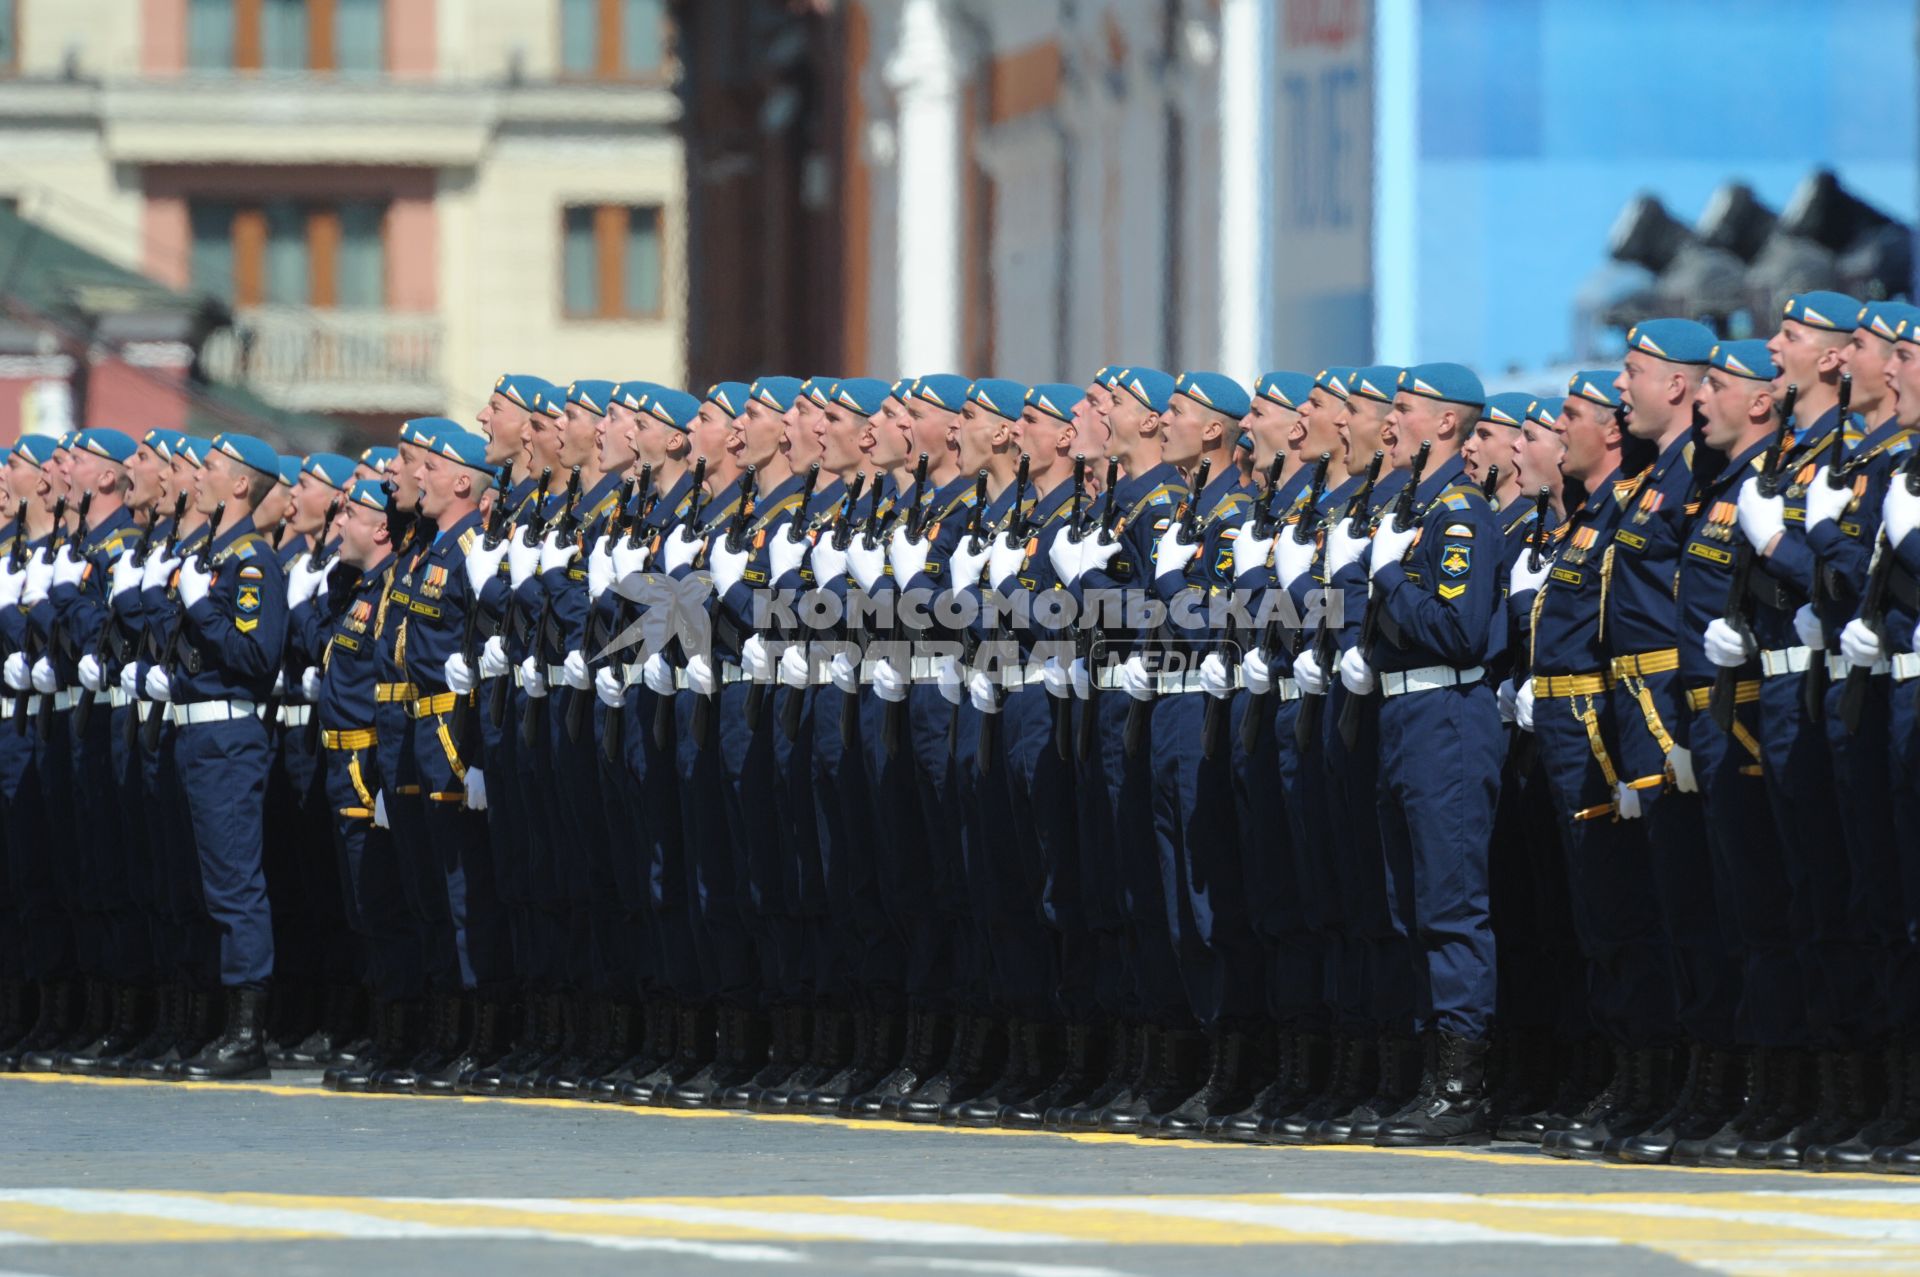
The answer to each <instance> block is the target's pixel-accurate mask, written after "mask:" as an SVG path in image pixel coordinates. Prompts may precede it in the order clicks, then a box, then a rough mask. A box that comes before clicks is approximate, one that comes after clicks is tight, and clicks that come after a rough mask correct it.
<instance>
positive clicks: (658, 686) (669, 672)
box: [640, 652, 674, 696]
mask: <svg viewBox="0 0 1920 1277" xmlns="http://www.w3.org/2000/svg"><path fill="white" fill-rule="evenodd" d="M640 681H641V682H643V683H645V684H646V685H647V690H648V691H650V692H652V693H653V694H654V695H656V696H672V695H673V692H674V687H673V666H671V665H669V664H667V658H666V656H665V655H663V654H662V653H660V652H655V653H654V654H653V655H652V656H649V657H648V658H647V659H646V662H645V663H644V664H643V665H641V666H640Z"/></svg>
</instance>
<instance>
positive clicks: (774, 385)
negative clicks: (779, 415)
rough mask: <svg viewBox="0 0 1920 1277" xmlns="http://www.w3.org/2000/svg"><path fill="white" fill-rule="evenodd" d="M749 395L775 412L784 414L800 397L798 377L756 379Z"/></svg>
mask: <svg viewBox="0 0 1920 1277" xmlns="http://www.w3.org/2000/svg"><path fill="white" fill-rule="evenodd" d="M749 394H750V395H751V396H752V397H753V398H755V399H757V400H759V401H760V402H761V403H763V404H765V405H766V406H767V407H769V408H771V409H773V410H774V411H775V412H785V411H786V410H787V409H789V408H791V407H793V401H794V400H796V399H798V398H799V397H800V379H799V378H798V377H757V378H755V379H754V383H753V385H752V386H751V387H749Z"/></svg>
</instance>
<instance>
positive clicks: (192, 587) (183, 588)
mask: <svg viewBox="0 0 1920 1277" xmlns="http://www.w3.org/2000/svg"><path fill="white" fill-rule="evenodd" d="M212 588H213V574H212V573H210V572H203V571H201V570H200V560H199V559H197V558H196V559H189V560H188V561H187V562H185V563H182V564H181V565H180V606H181V607H187V608H190V607H192V606H193V605H194V604H196V603H198V602H200V600H202V599H204V598H206V597H207V591H208V590H211V589H212Z"/></svg>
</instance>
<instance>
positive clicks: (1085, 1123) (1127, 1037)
mask: <svg viewBox="0 0 1920 1277" xmlns="http://www.w3.org/2000/svg"><path fill="white" fill-rule="evenodd" d="M1146 1066H1147V1036H1146V1028H1145V1027H1144V1026H1143V1025H1138V1024H1128V1023H1127V1022H1125V1021H1124V1020H1121V1021H1115V1022H1114V1024H1113V1025H1112V1026H1111V1027H1110V1028H1109V1030H1108V1036H1107V1075H1106V1076H1105V1077H1104V1078H1102V1079H1101V1080H1100V1083H1099V1085H1098V1086H1095V1087H1094V1088H1093V1090H1091V1091H1089V1092H1088V1093H1087V1096H1086V1098H1085V1099H1083V1100H1081V1101H1080V1102H1079V1103H1078V1104H1067V1105H1061V1106H1060V1107H1059V1108H1057V1109H1050V1110H1048V1112H1047V1115H1046V1118H1045V1122H1046V1126H1047V1129H1048V1130H1050V1131H1073V1130H1081V1131H1091V1130H1098V1129H1099V1127H1100V1113H1101V1111H1102V1110H1103V1109H1105V1108H1106V1107H1107V1105H1109V1104H1111V1103H1113V1101H1114V1100H1116V1099H1118V1098H1119V1097H1120V1096H1121V1095H1123V1094H1125V1093H1126V1092H1127V1091H1128V1090H1130V1089H1131V1088H1132V1086H1133V1082H1134V1079H1135V1078H1137V1077H1139V1076H1140V1073H1141V1071H1142V1070H1143V1069H1145V1068H1146Z"/></svg>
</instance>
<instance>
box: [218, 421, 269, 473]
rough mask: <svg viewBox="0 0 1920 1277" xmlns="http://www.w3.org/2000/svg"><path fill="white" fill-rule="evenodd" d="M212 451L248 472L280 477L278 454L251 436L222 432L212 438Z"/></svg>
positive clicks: (262, 441)
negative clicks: (237, 463)
mask: <svg viewBox="0 0 1920 1277" xmlns="http://www.w3.org/2000/svg"><path fill="white" fill-rule="evenodd" d="M213 449H214V451H217V452H218V453H220V455H221V456H223V457H228V458H230V459H232V460H234V461H238V462H239V463H240V464H241V465H243V466H245V467H246V468H247V469H249V470H258V471H259V472H260V473H261V474H265V475H272V476H273V477H274V478H276V479H278V478H279V477H280V454H279V453H277V452H275V451H274V450H273V449H272V447H271V446H269V445H268V444H267V442H266V440H264V439H256V438H254V437H253V436H252V435H241V434H235V433H233V432H232V431H231V430H222V431H221V432H220V433H219V434H217V435H215V436H214V437H213Z"/></svg>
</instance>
